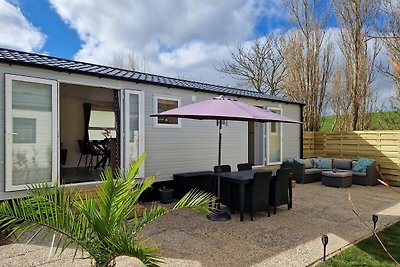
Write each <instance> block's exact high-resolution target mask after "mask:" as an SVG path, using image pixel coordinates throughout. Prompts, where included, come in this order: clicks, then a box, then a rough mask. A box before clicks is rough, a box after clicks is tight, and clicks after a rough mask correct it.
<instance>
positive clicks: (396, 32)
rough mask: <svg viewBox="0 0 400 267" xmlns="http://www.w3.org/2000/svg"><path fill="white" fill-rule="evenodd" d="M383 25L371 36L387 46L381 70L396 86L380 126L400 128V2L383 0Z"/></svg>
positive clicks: (384, 106)
mask: <svg viewBox="0 0 400 267" xmlns="http://www.w3.org/2000/svg"><path fill="white" fill-rule="evenodd" d="M381 7H382V11H383V23H382V25H383V27H382V28H380V29H379V33H380V34H379V35H377V36H371V38H377V39H380V40H381V41H382V42H383V43H384V46H385V51H386V56H387V58H388V61H389V63H388V64H381V65H380V66H379V67H380V71H382V72H383V74H385V75H386V76H387V77H389V78H391V79H392V80H393V81H394V83H395V85H396V86H395V87H394V88H393V89H394V92H393V95H392V96H391V97H390V98H389V99H388V101H387V102H386V103H385V104H386V105H383V107H382V108H381V111H382V112H381V114H380V116H381V118H380V121H379V123H380V126H381V128H382V129H388V130H395V129H400V3H399V2H397V1H391V0H382V5H381Z"/></svg>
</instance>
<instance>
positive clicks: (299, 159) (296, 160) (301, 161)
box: [293, 158, 303, 164]
mask: <svg viewBox="0 0 400 267" xmlns="http://www.w3.org/2000/svg"><path fill="white" fill-rule="evenodd" d="M293 161H294V162H297V163H301V164H303V160H302V159H301V158H294V159H293Z"/></svg>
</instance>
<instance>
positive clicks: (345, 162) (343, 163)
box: [333, 159, 352, 170]
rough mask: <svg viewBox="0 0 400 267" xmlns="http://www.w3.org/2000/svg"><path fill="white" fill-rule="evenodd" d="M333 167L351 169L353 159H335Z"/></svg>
mask: <svg viewBox="0 0 400 267" xmlns="http://www.w3.org/2000/svg"><path fill="white" fill-rule="evenodd" d="M333 168H336V169H341V170H351V169H352V160H351V159H333Z"/></svg>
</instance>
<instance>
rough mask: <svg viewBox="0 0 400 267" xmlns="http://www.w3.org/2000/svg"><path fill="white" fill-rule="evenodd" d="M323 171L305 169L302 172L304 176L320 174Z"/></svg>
mask: <svg viewBox="0 0 400 267" xmlns="http://www.w3.org/2000/svg"><path fill="white" fill-rule="evenodd" d="M323 171H324V170H322V169H314V168H313V169H305V170H304V173H305V174H313V173H321V172H323Z"/></svg>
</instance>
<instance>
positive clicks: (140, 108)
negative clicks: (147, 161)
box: [121, 90, 144, 178]
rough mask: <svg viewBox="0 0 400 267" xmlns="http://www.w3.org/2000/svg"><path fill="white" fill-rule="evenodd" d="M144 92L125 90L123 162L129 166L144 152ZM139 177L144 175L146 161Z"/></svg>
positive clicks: (122, 138)
mask: <svg viewBox="0 0 400 267" xmlns="http://www.w3.org/2000/svg"><path fill="white" fill-rule="evenodd" d="M143 103H144V93H143V92H142V91H136V90H124V92H123V103H122V104H123V108H122V109H121V111H122V114H121V118H122V123H123V127H122V131H123V134H121V147H123V149H122V155H121V156H122V164H123V167H127V166H129V165H130V164H132V163H133V162H135V161H136V160H137V159H138V157H139V156H140V155H142V154H143V153H144V104H143ZM138 177H139V178H143V177H144V163H142V165H141V166H140V170H139V174H138Z"/></svg>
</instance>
